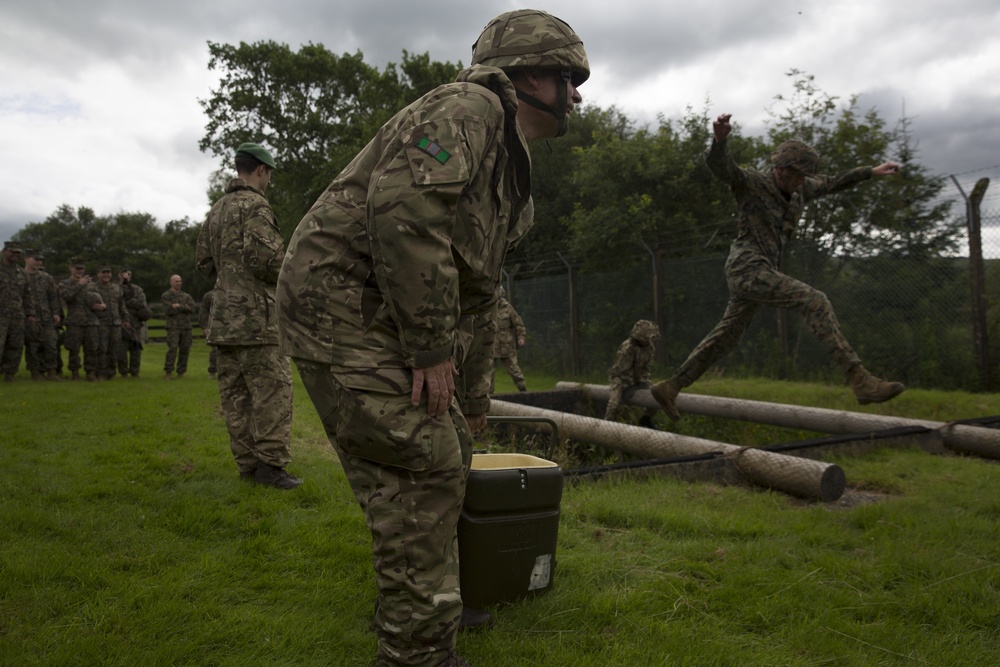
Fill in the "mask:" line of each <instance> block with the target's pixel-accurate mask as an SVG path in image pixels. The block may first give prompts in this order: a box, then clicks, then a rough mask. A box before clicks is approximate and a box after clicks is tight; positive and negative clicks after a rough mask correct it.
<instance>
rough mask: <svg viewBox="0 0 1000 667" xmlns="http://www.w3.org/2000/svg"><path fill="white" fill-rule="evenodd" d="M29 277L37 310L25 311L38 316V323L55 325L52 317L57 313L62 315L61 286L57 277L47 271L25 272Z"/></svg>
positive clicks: (30, 289) (30, 288) (29, 285)
mask: <svg viewBox="0 0 1000 667" xmlns="http://www.w3.org/2000/svg"><path fill="white" fill-rule="evenodd" d="M24 275H25V276H26V277H27V278H28V290H29V291H30V292H31V298H32V299H33V300H34V304H35V311H34V312H33V313H25V314H26V315H34V316H35V317H37V318H38V324H39V325H41V326H45V327H52V326H55V321H54V320H53V319H52V318H54V317H55V316H56V315H60V316H61V315H62V299H60V298H59V286H58V285H56V279H55V278H53V277H52V276H50V275H49V274H48V273H46V272H45V271H36V272H35V273H28V272H27V271H25V274H24Z"/></svg>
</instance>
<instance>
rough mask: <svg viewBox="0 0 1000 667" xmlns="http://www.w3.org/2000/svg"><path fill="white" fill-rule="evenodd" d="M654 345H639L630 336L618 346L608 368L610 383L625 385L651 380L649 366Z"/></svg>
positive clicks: (646, 382)
mask: <svg viewBox="0 0 1000 667" xmlns="http://www.w3.org/2000/svg"><path fill="white" fill-rule="evenodd" d="M655 353H656V347H654V346H653V345H649V344H647V345H639V344H638V343H637V342H636V341H635V340H633V339H632V338H631V337H629V338H626V339H625V342H623V343H622V344H621V345H619V346H618V356H616V357H615V362H614V363H613V364H612V365H611V368H609V369H608V380H609V382H610V383H611V384H615V383H619V384H622V385H624V386H626V387H631V386H632V385H636V384H648V383H650V382H652V377H651V376H650V368H651V367H652V366H653V356H654V355H655Z"/></svg>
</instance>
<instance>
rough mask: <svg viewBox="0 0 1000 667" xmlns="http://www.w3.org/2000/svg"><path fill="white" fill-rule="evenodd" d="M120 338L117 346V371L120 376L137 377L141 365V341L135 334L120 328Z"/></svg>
mask: <svg viewBox="0 0 1000 667" xmlns="http://www.w3.org/2000/svg"><path fill="white" fill-rule="evenodd" d="M121 339H122V340H121V344H120V345H119V346H118V373H119V374H120V375H121V376H122V377H125V376H126V375H131V376H133V377H138V376H139V369H140V367H141V366H142V343H140V342H139V341H138V340H136V336H135V334H133V333H131V332H128V331H126V330H125V329H122V336H121Z"/></svg>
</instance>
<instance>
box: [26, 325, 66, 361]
mask: <svg viewBox="0 0 1000 667" xmlns="http://www.w3.org/2000/svg"><path fill="white" fill-rule="evenodd" d="M58 354H59V333H58V332H57V331H56V328H55V326H54V325H53V324H52V323H51V322H50V323H49V325H48V326H45V325H41V324H39V325H37V326H36V327H35V330H34V331H33V332H32V333H31V335H26V336H25V340H24V365H25V367H26V368H27V369H28V370H29V371H36V372H39V373H47V372H49V371H54V370H56V366H57V365H58V361H57V356H58Z"/></svg>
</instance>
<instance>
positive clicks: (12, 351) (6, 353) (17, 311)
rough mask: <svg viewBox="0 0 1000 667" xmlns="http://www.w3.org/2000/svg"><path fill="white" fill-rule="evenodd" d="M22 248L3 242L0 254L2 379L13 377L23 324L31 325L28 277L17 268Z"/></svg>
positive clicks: (22, 254)
mask: <svg viewBox="0 0 1000 667" xmlns="http://www.w3.org/2000/svg"><path fill="white" fill-rule="evenodd" d="M23 256H24V250H23V249H22V248H21V244H20V243H18V242H17V241H7V242H5V243H4V244H3V256H2V257H0V366H2V367H3V379H4V380H5V381H6V382H11V381H13V380H14V375H15V374H17V369H18V367H19V366H20V365H21V354H22V352H23V350H24V329H25V324H28V325H29V326H34V325H35V323H36V321H37V320H36V318H35V305H34V299H33V297H32V294H31V291H30V290H29V289H28V278H27V276H26V275H25V273H24V269H22V268H21V264H20V261H21V258H22V257H23Z"/></svg>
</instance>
